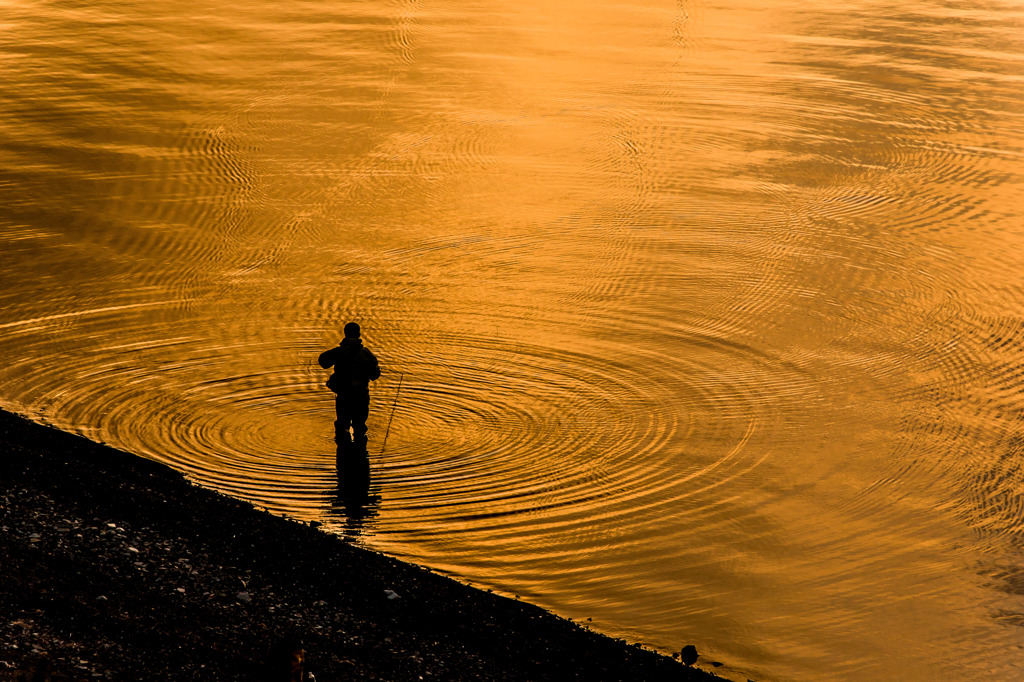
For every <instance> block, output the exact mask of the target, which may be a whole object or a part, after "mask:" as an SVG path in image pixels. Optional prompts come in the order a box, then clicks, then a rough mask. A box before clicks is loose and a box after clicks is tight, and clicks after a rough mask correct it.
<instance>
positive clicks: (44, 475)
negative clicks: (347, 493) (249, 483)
mask: <svg viewBox="0 0 1024 682" xmlns="http://www.w3.org/2000/svg"><path fill="white" fill-rule="evenodd" d="M389 591H390V593H389ZM298 641H301V642H302V647H303V648H304V651H305V669H306V671H307V672H312V673H314V674H315V677H316V679H317V680H319V682H326V681H331V680H373V679H379V680H421V679H422V680H431V679H433V680H559V681H562V680H652V681H653V680H673V681H677V680H715V679H718V678H716V677H714V676H713V675H711V674H709V673H706V672H704V671H701V670H699V669H695V668H688V667H685V666H684V665H682V664H681V663H679V662H677V661H674V660H672V659H671V658H668V657H665V656H662V655H660V654H657V653H655V652H652V651H648V650H645V649H642V648H640V647H636V646H631V645H628V644H626V643H625V642H622V641H620V640H614V639H611V638H608V637H605V636H602V635H598V634H596V633H593V632H591V631H589V630H586V629H584V628H581V627H579V626H577V625H575V624H573V623H571V622H569V621H567V620H564V619H561V618H558V617H556V616H554V615H552V614H550V613H548V612H546V611H544V610H542V609H540V608H537V607H534V606H531V605H528V604H524V603H521V602H518V601H514V600H511V599H507V598H504V597H499V596H496V595H493V594H489V593H487V592H483V591H480V590H476V589H474V588H471V587H468V586H465V585H462V584H460V583H458V582H456V581H454V580H451V579H449V578H446V577H443V576H440V575H437V574H435V573H432V572H430V571H428V570H425V569H423V568H420V567H417V566H413V565H409V564H405V563H402V562H399V561H397V560H394V559H391V558H389V557H386V556H383V555H381V554H377V553H374V552H370V551H367V550H364V549H361V548H358V547H355V546H352V545H350V544H347V543H345V542H343V541H342V540H341V539H340V538H337V537H335V536H333V535H329V534H327V533H324V532H321V531H318V530H316V529H315V528H311V527H309V526H306V525H304V524H301V523H298V522H295V521H289V520H286V519H282V518H279V517H275V516H273V515H270V514H268V513H264V512H260V511H257V510H256V509H254V508H253V507H252V506H251V505H248V504H246V503H243V502H240V501H237V500H234V499H231V498H228V497H225V496H223V495H219V494H217V493H214V492H211V491H209V490H206V489H204V488H201V487H199V486H196V485H193V484H191V483H189V482H188V481H186V480H185V479H184V478H183V477H182V476H181V475H180V474H178V473H176V472H175V471H173V470H171V469H169V468H167V467H165V466H162V465H160V464H156V463H154V462H151V461H148V460H144V459H141V458H138V457H135V456H133V455H130V454H127V453H124V452H119V451H116V450H113V449H111V448H108V447H105V446H102V445H99V444H96V443H93V442H92V441H89V440H87V439H85V438H81V437H78V436H74V435H70V434H67V433H64V432H61V431H58V430H56V429H52V428H49V427H45V426H41V425H38V424H35V423H32V422H29V421H27V420H24V419H22V418H20V417H17V416H14V415H11V414H8V413H4V412H0V680H36V679H38V680H88V679H113V680H129V679H134V680H149V681H152V680H263V679H275V680H282V681H283V680H286V679H287V678H288V675H287V667H288V661H287V660H286V659H287V656H288V651H289V650H290V649H291V648H294V647H293V646H285V647H284V649H283V650H281V647H282V645H284V644H286V643H289V642H298ZM282 651H283V653H282ZM282 657H283V658H282Z"/></svg>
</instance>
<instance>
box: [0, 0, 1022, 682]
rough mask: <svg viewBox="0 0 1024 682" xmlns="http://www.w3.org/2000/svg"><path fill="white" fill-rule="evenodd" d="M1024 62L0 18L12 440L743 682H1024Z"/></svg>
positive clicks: (568, 11) (932, 42)
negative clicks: (188, 486)
mask: <svg viewBox="0 0 1024 682" xmlns="http://www.w3.org/2000/svg"><path fill="white" fill-rule="evenodd" d="M1022 37H1024V6H1022V5H1021V4H1020V3H1018V2H1014V1H1011V0H989V1H988V2H982V1H981V0H967V2H961V3H949V2H941V1H939V0H912V1H911V2H908V3H899V4H893V3H883V2H871V1H868V0H852V2H842V3H840V2H827V1H824V0H810V1H809V2H800V3H796V2H789V3H784V2H782V3H758V2H754V1H753V0H720V1H719V2H702V1H694V2H690V1H686V0H680V1H679V2H676V1H674V0H657V1H656V0H631V1H629V2H620V3H593V2H573V1H570V0H546V1H545V2H535V1H534V0H522V1H520V2H515V3H508V2H505V3H499V2H491V1H489V0H469V1H466V0H463V1H461V2H433V3H428V2H419V1H415V0H393V1H390V2H381V1H369V0H364V1H361V2H353V1H349V2H340V1H337V0H318V1H317V2H302V1H297V0H276V1H275V2H268V1H266V0H246V1H243V2H240V3H226V4H225V3H203V2H195V1H192V0H184V1H183V2H175V3H151V2H135V1H134V0H127V1H126V2H117V3H114V2H109V1H108V0H96V1H93V2H88V3H85V2H71V1H69V0H51V1H43V0H0V87H2V92H3V97H0V357H3V359H4V362H3V363H0V399H2V400H0V405H3V406H4V407H7V408H8V409H14V410H16V411H19V412H22V413H25V414H29V415H32V416H34V417H35V418H37V419H39V420H42V421H46V422H50V423H54V424H57V425H59V426H62V427H64V428H68V429H70V430H74V431H77V432H80V433H84V434H86V435H89V436H90V437H93V438H95V439H97V440H102V441H105V442H109V443H112V444H115V445H117V446H119V447H122V448H125V449H128V450H131V451H134V452H137V453H140V454H143V455H146V456H148V457H152V458H154V459H157V460H160V461H163V462H167V463H169V464H171V465H173V466H175V467H177V468H179V469H181V470H183V471H185V472H186V473H187V474H188V475H189V476H191V477H192V478H193V479H194V480H196V481H199V482H202V483H203V484H205V485H208V486H210V487H213V488H216V489H218V490H221V491H225V492H227V493H230V494H232V495H236V496H239V497H242V498H244V499H247V500H251V501H253V502H254V503H256V504H258V505H260V506H263V507H266V508H269V509H271V510H274V511H276V512H280V513H283V514H287V515H290V516H293V517H297V518H301V519H317V520H320V521H321V522H323V523H324V524H325V525H326V527H327V528H328V529H330V530H332V531H335V532H338V533H344V534H346V535H349V536H351V537H353V538H355V539H356V540H357V541H358V542H359V543H361V544H363V545H365V546H367V547H371V548H374V549H378V550H381V551H384V552H387V553H389V554H392V555H395V556H398V557H401V558H404V559H408V560H411V561H414V562H418V563H422V564H425V565H428V566H431V567H434V568H436V569H439V570H442V571H444V572H447V573H449V574H450V575H453V576H456V577H458V578H460V579H462V580H465V581H470V582H472V583H473V584H475V585H479V586H481V587H487V588H492V589H495V590H496V591H499V592H502V593H505V594H509V595H513V594H515V595H520V596H521V598H523V599H525V600H528V601H531V602H533V603H536V604H539V605H542V606H544V607H546V608H550V609H552V610H554V611H555V612H557V613H559V614H562V615H564V616H568V617H572V618H574V619H578V620H582V619H587V618H592V619H593V620H592V621H590V622H589V623H588V624H591V625H592V626H593V627H594V628H595V629H598V630H600V631H603V632H607V633H609V634H612V635H614V636H618V637H626V638H628V639H630V640H631V641H639V642H643V643H645V644H647V645H649V646H652V647H655V648H657V649H660V650H663V651H666V652H670V651H673V650H678V649H679V648H680V647H681V646H682V645H684V644H688V643H694V644H696V645H697V647H698V649H699V650H700V651H701V652H703V654H704V659H703V660H704V661H705V662H706V661H708V660H719V661H722V662H724V663H725V666H723V667H722V668H719V669H718V672H719V673H720V674H722V675H724V676H726V677H728V678H730V679H736V680H746V679H747V678H748V677H749V678H754V679H758V680H848V679H902V680H937V679H986V680H992V679H1005V680H1015V679H1021V678H1022V677H1024V649H1022V645H1024V630H1022V625H1024V568H1022V565H1024V550H1022V545H1024V439H1022V436H1021V435H1018V434H1019V433H1021V431H1022V429H1021V425H1022V419H1024V399H1022V397H1021V388H1022V387H1024V370H1022V368H1021V367H1022V361H1024V296H1022V294H1024V287H1022V281H1021V274H1020V273H1021V272H1022V270H1024V252H1022V250H1021V248H1020V243H1021V241H1022V235H1024V220H1022V218H1024V211H1022V208H1024V196H1022V176H1024V173H1022V172H1024V160H1022V153H1024V116H1022V114H1024V107H1022V104H1024V43H1022ZM351 319H356V320H359V321H360V322H361V323H362V324H363V328H364V338H365V340H366V343H367V344H368V345H369V346H370V347H371V348H372V349H373V350H374V351H375V352H376V353H377V355H378V356H379V357H380V359H381V362H382V364H383V366H384V369H385V374H384V376H383V377H382V378H381V380H380V381H378V382H377V384H376V385H375V387H374V389H373V395H374V401H375V402H374V412H373V414H372V416H371V420H370V428H371V433H370V435H371V441H370V455H371V458H370V459H371V485H370V490H369V491H367V492H368V496H367V499H366V502H365V504H352V501H351V500H347V499H345V496H344V494H343V493H342V491H343V489H344V483H345V482H344V481H339V480H338V476H337V473H336V470H335V460H334V452H333V449H332V448H333V444H332V443H331V441H330V437H331V435H332V427H331V422H332V420H333V406H332V397H331V394H330V393H329V392H327V391H326V389H325V388H324V387H323V381H324V379H326V374H325V373H324V372H322V371H321V370H320V369H319V368H318V367H317V366H316V364H315V357H316V355H317V354H318V353H319V352H320V351H321V350H324V349H326V348H327V347H329V346H331V345H333V344H334V343H336V342H337V339H338V334H339V330H340V327H341V326H342V325H343V324H344V323H345V322H347V321H349V320H351ZM400 377H401V378H402V390H401V393H400V394H399V395H397V400H396V390H397V388H398V382H399V378H400ZM393 407H394V420H393V423H392V424H391V430H390V435H389V437H388V441H387V447H386V448H384V447H383V446H384V443H383V442H382V441H383V434H384V432H385V429H386V427H387V423H388V420H389V418H390V417H391V413H392V408H393ZM382 450H383V451H382ZM395 589H396V590H398V591H399V592H400V591H401V586H395Z"/></svg>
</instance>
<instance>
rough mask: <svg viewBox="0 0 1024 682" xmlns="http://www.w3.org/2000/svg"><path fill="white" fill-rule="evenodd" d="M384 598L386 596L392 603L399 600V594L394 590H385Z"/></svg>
mask: <svg viewBox="0 0 1024 682" xmlns="http://www.w3.org/2000/svg"><path fill="white" fill-rule="evenodd" d="M384 596H386V597H387V598H388V599H390V600H391V601H394V600H395V599H399V596H398V593H397V592H395V591H394V590H384Z"/></svg>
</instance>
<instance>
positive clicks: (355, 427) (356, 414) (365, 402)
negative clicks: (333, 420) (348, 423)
mask: <svg viewBox="0 0 1024 682" xmlns="http://www.w3.org/2000/svg"><path fill="white" fill-rule="evenodd" d="M351 410H352V411H351V412H350V414H351V419H352V435H353V436H354V439H355V442H357V443H360V442H361V443H364V444H365V443H366V419H367V418H368V417H369V416H370V391H369V390H367V391H365V392H362V393H359V394H356V395H353V396H352V403H351Z"/></svg>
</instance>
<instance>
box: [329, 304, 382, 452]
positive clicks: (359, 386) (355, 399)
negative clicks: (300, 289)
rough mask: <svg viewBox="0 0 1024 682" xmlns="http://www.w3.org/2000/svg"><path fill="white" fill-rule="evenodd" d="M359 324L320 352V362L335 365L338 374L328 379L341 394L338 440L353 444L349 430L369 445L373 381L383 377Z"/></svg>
mask: <svg viewBox="0 0 1024 682" xmlns="http://www.w3.org/2000/svg"><path fill="white" fill-rule="evenodd" d="M359 331H360V330H359V325H358V324H356V323H355V322H349V323H348V324H346V325H345V338H344V339H342V341H341V343H340V344H338V345H337V346H335V347H334V348H331V349H330V350H326V351H324V352H323V353H321V354H320V358H319V360H318V362H319V363H320V366H321V367H323V368H324V369H327V368H329V367H334V373H333V374H331V378H330V379H328V380H327V388H329V389H331V390H332V391H334V392H335V393H337V396H336V398H335V400H334V407H335V410H336V411H337V413H338V419H337V421H335V422H334V440H335V441H336V442H337V443H338V444H339V445H342V444H349V443H352V441H351V440H350V439H349V435H348V429H349V427H350V426H351V427H352V436H353V437H354V438H355V443H356V444H357V445H362V446H364V447H365V445H366V418H367V417H368V416H369V414H370V382H371V381H376V380H377V379H378V378H379V377H380V366H379V365H378V364H377V358H376V357H375V356H374V354H373V353H371V352H370V349H369V348H366V347H365V346H363V341H362V339H360V338H359Z"/></svg>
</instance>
